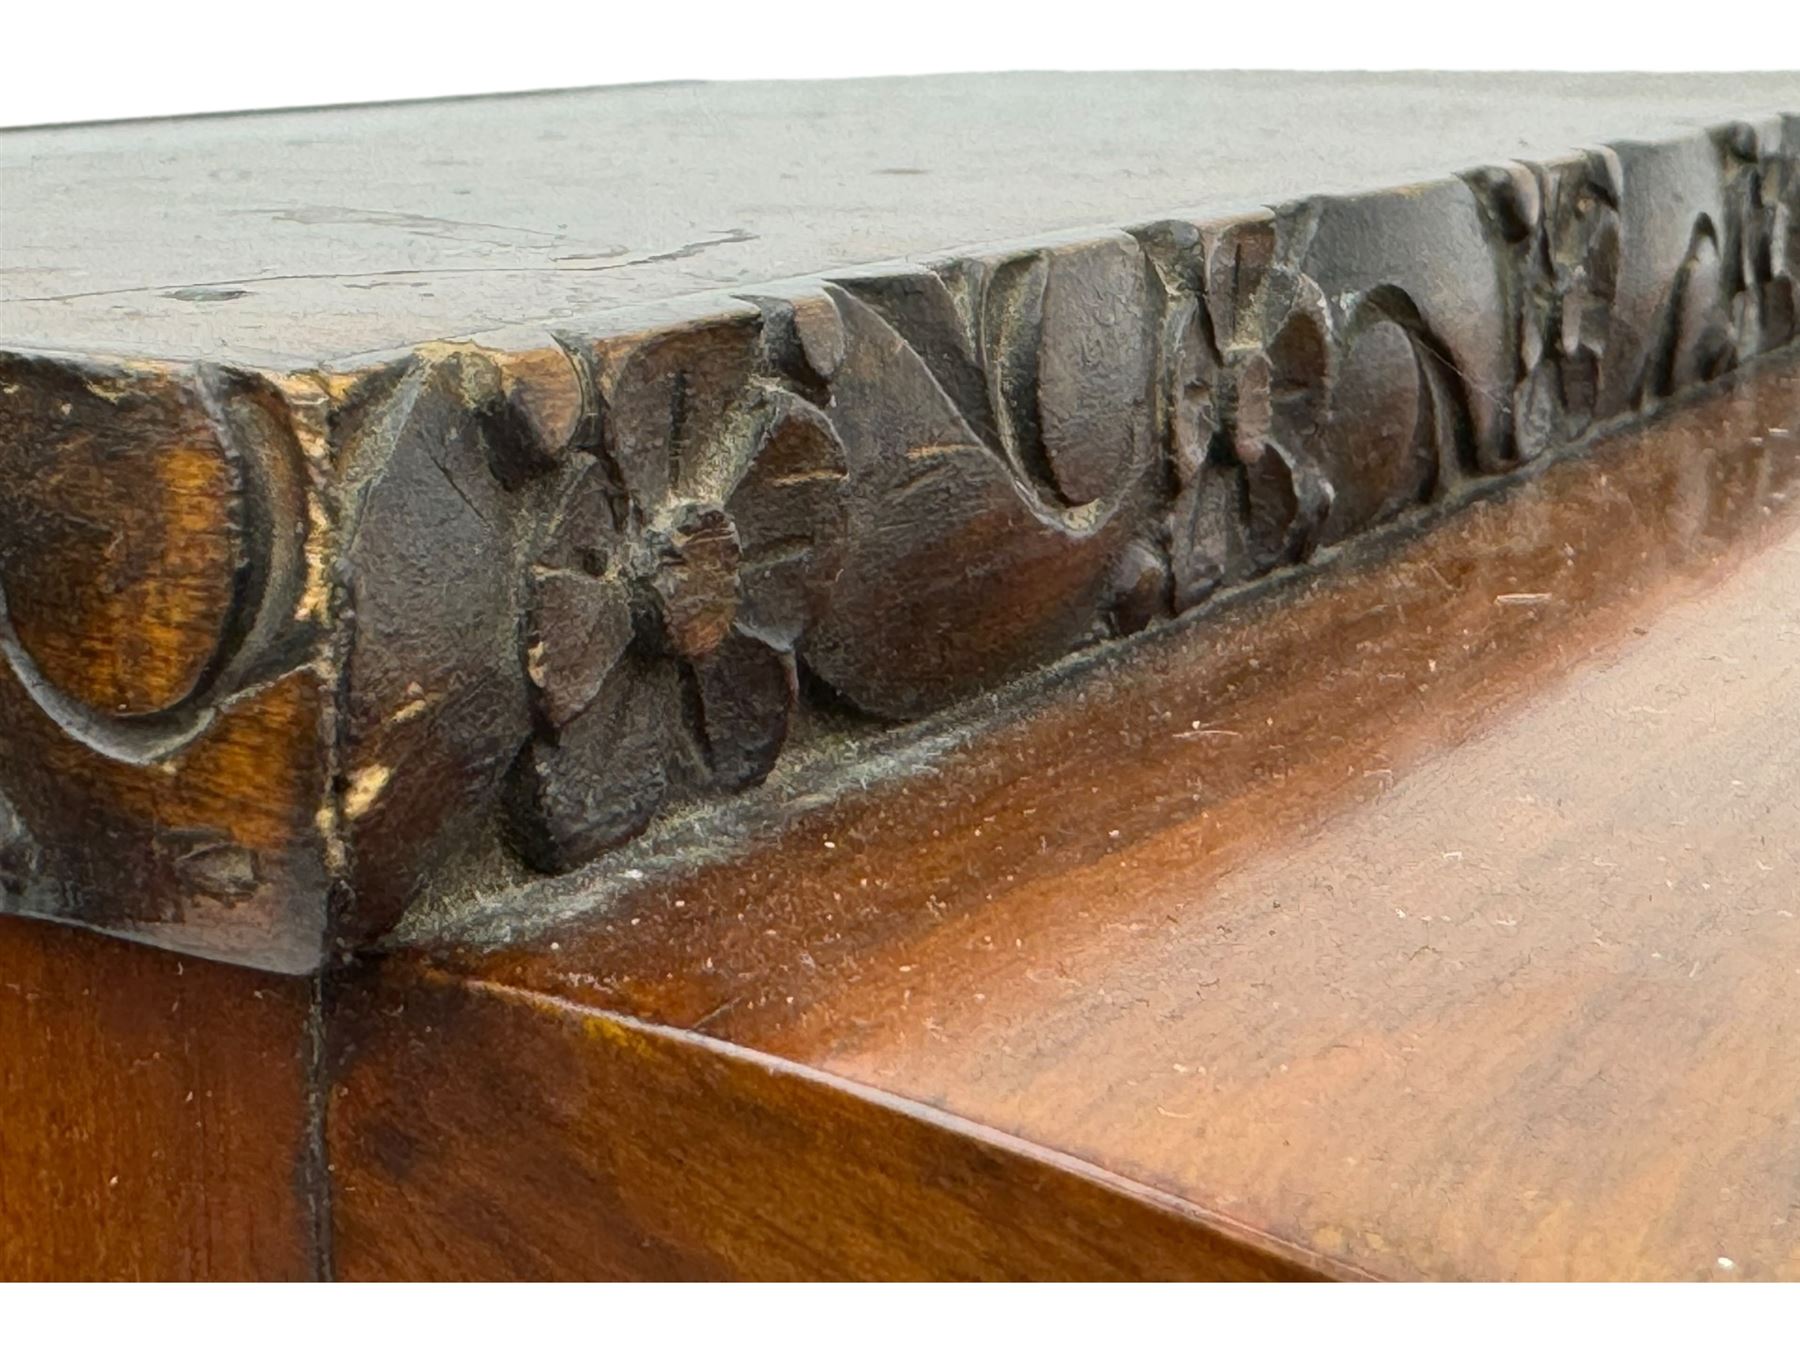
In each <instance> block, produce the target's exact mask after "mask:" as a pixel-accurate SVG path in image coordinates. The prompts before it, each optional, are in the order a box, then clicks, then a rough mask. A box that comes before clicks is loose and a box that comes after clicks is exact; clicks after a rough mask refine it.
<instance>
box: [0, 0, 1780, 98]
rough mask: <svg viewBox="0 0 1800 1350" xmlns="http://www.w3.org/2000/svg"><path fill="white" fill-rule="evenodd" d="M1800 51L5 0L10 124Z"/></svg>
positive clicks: (1599, 11) (750, 17)
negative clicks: (1031, 77)
mask: <svg viewBox="0 0 1800 1350" xmlns="http://www.w3.org/2000/svg"><path fill="white" fill-rule="evenodd" d="M1795 66H1800V0H1711V2H1708V0H1700V2H1698V3H1696V2H1695V0H1689V2H1688V3H1684V4H1677V3H1673V0H1611V3H1601V2H1600V0H1433V2H1432V3H1421V2H1420V0H1411V2H1408V0H1393V2H1390V3H1381V2H1380V0H1368V2H1366V3H1358V0H1334V2H1326V0H1186V3H1179V4H1178V3H1160V4H1151V3H1144V2H1143V0H1035V2H1034V3H1030V4H995V3H984V2H983V0H885V2H881V0H877V2H875V3H870V0H829V2H826V0H803V2H801V3H779V0H734V2H733V3H719V2H718V0H627V3H615V2H613V0H582V3H578V4H544V3H532V2H531V0H481V3H479V4H475V3H466V0H413V2H412V3H404V4H402V3H394V2H393V0H360V3H351V2H349V0H231V3H221V2H219V0H204V2H202V3H193V2H187V3H183V2H182V0H134V2H133V3H130V4H120V3H109V2H108V0H8V3H7V4H5V5H0V126H6V125H20V124H25V123H40V122H64V121H87V120H95V119H102V118H114V117H145V116H159V115H167V114H173V113H187V112H217V111H222V110H225V109H232V108H268V107H282V106H298V105H306V104H314V103H345V102H361V101H368V100H379V99H397V98H425V97H431V96H434V95H442V94H474V93H494V92H498V91H502V90H513V89H542V88H555V87H559V86H568V85H583V84H614V83H626V82H631V83H635V82H639V81H645V80H675V79H755V78H765V79H796V78H810V79H821V78H835V77H846V76H855V75H905V74H920V73H926V72H948V71H970V70H1186V69H1203V68H1210V69H1222V68H1231V67H1237V68H1251V69H1302V70H1332V69H1372V70H1404V69H1408V68H1414V69H1416V68H1420V67H1432V68H1442V69H1471V70H1517V69H1552V70H1755V69H1791V68H1793V67H1795Z"/></svg>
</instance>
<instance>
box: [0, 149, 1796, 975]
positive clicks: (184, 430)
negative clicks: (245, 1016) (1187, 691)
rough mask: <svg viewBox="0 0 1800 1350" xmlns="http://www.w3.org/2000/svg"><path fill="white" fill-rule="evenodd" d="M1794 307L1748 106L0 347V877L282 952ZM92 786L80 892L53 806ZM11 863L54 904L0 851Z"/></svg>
mask: <svg viewBox="0 0 1800 1350" xmlns="http://www.w3.org/2000/svg"><path fill="white" fill-rule="evenodd" d="M1797 307H1800V120H1796V119H1794V118H1787V119H1778V120H1772V121H1768V122H1764V123H1760V124H1756V125H1750V124H1733V125H1730V126H1726V127H1721V128H1718V129H1716V130H1715V131H1713V132H1710V133H1707V134H1696V135H1693V136H1688V137H1678V138H1675V139H1672V140H1669V141H1660V142H1654V143H1636V142H1634V143H1621V144H1620V145H1618V146H1616V147H1613V148H1596V149H1591V150H1585V151H1582V152H1580V153H1577V154H1573V155H1569V156H1565V157H1561V158H1558V159H1556V160H1553V161H1550V162H1547V163H1542V164H1504V165H1499V166H1495V167H1492V168H1487V169H1481V170H1476V171H1472V172H1470V173H1468V174H1466V175H1463V176H1461V177H1459V178H1456V179H1443V180H1438V181H1434V182H1429V183H1422V184H1416V185H1413V186H1411V187H1407V188H1404V189H1396V190H1393V191H1388V192H1373V193H1366V194H1361V195H1354V196H1341V197H1329V198H1313V199H1308V200H1305V201H1300V202H1295V203H1290V204H1285V205H1279V206H1275V207H1272V208H1270V209H1268V210H1260V211H1253V212H1248V213H1246V214H1243V215H1240V216H1237V217H1233V218H1231V219H1226V220H1215V221H1182V220H1166V221H1158V222H1153V223H1150V224H1146V225H1141V226H1137V227H1134V228H1133V229H1131V230H1130V231H1125V230H1103V231H1096V232H1094V233H1093V234H1092V235H1089V236H1086V237H1063V238H1055V239H1047V240H1043V241H1038V242H1033V243H1026V244H1021V245H1015V246H1007V247H995V248H992V249H988V250H976V251H972V252H969V253H966V254H963V255H960V256H957V257H953V258H946V259H937V260H931V261H927V262H924V263H909V264H904V265H900V264H896V265H892V266H884V267H872V268H858V269H852V270H850V271H847V272H844V273H842V274H833V275H829V276H822V277H815V278H810V279H802V280H798V281H792V282H788V283H783V284H781V285H780V286H771V287H769V288H767V289H766V290H764V291H759V292H756V293H753V294H746V295H741V296H737V297H731V298H726V297H720V296H710V297H700V298H697V299H692V300H689V301H684V302H682V304H681V306H680V307H674V308H668V309H660V310H657V311H655V312H652V313H647V314H643V315H640V316H638V317H637V318H631V317H629V316H620V315H617V314H610V315H604V316H600V317H598V318H596V319H594V320H593V321H592V326H590V327H586V328H584V327H582V326H581V325H580V324H575V325H572V326H571V327H569V328H568V329H566V330H563V331H559V333H558V334H557V335H556V337H555V338H554V339H551V338H548V337H547V336H546V335H544V334H541V333H535V332H534V333H532V334H529V335H528V336H526V337H525V338H523V339H518V335H516V334H515V335H511V337H509V339H508V341H510V342H512V345H510V346H509V345H507V344H506V343H502V342H498V341H496V345H495V346H493V347H477V346H473V345H470V344H466V343H464V344H432V345H429V346H426V347H422V348H419V349H417V350H415V351H412V352H410V353H403V354H400V355H398V356H394V357H383V358H380V359H377V360H373V361H371V362H369V363H367V364H363V365H358V366H357V367H356V368H355V369H353V370H350V371H344V372H319V373H314V374H312V375H306V376H290V375H281V376H276V375H260V374H256V373H252V372H242V371H227V370H215V369H210V368H203V369H199V370H176V369H172V368H161V367H156V368H151V367H135V366H124V367H119V368H116V369H114V368H109V369H107V370H99V369H96V368H92V367H89V366H87V365H85V364H83V363H79V362H70V361H67V360H64V359H60V358H49V357H41V358H40V357H28V356H5V355H0V361H4V362H5V366H4V369H3V370H0V375H4V376H5V378H4V379H3V380H0V394H3V395H4V401H0V467H4V468H5V469H6V470H7V472H8V474H9V475H11V477H10V479H9V482H10V483H11V484H12V485H13V486H11V487H10V488H9V491H8V493H7V494H6V495H4V496H0V508H4V510H3V511H0V516H3V517H4V518H0V526H4V527H5V528H4V529H0V653H3V655H4V664H5V670H4V671H3V672H0V730H6V731H7V732H8V734H9V735H10V736H12V737H13V738H14V739H15V741H17V742H19V743H21V744H23V743H25V742H26V741H27V740H28V739H29V740H30V742H31V746H32V748H31V750H30V753H29V762H28V763H27V762H24V760H21V761H20V762H18V763H15V764H12V765H6V764H5V763H4V762H3V761H0V769H4V770H5V772H4V773H0V790H3V791H4V792H5V793H6V795H7V797H8V798H9V799H10V800H11V801H12V804H13V809H12V813H11V816H8V815H7V813H6V812H5V811H4V809H0V836H4V838H0V853H3V854H4V857H0V908H4V907H25V908H29V907H32V906H36V907H37V908H38V911H39V912H55V913H58V914H64V913H70V914H74V915H76V916H77V917H80V918H82V919H83V920H84V921H87V922H98V923H101V924H103V925H110V926H115V927H118V928H121V929H124V930H127V931H142V930H143V929H144V928H146V927H147V926H148V927H154V926H156V925H162V926H163V927H164V928H169V927H178V926H179V925H181V924H190V925H193V926H195V928H196V930H197V929H198V927H199V926H201V925H202V924H204V923H207V922H212V921H213V920H214V919H216V918H217V917H218V916H219V915H221V914H223V915H226V916H227V917H228V919H229V922H228V923H227V922H224V921H221V923H220V926H219V927H218V928H217V930H216V932H215V935H214V937H213V938H210V939H206V940H200V939H195V940H194V941H192V942H191V943H190V944H189V945H190V947H191V948H192V949H197V950H209V951H215V950H225V949H227V947H228V946H229V944H239V945H241V946H253V945H255V944H256V943H258V942H262V943H264V948H263V949H259V956H258V959H259V960H264V961H269V962H274V963H279V964H283V966H284V968H300V967H301V966H302V965H303V964H304V962H306V961H309V960H313V959H315V957H316V951H315V950H314V949H315V948H317V947H318V945H319V943H320V942H321V941H322V937H321V931H322V930H323V929H324V927H325V926H326V925H327V924H329V925H331V926H332V927H333V928H334V930H335V931H339V932H348V933H350V934H352V935H353V936H352V940H354V938H355V936H357V935H366V934H367V933H368V932H371V931H378V930H379V929H381V928H382V927H384V926H386V925H387V924H389V923H391V922H392V921H393V920H394V919H395V918H396V917H397V916H398V915H400V914H401V913H403V912H404V911H405V909H406V907H407V906H408V905H410V904H412V903H413V902H414V901H416V900H418V899H420V898H421V897H429V896H431V895H434V894H440V893H443V892H445V891H446V890H449V889H454V888H459V887H460V888H462V889H464V890H467V889H468V888H469V887H470V886H471V885H472V884H485V883H487V882H488V881H490V880H493V879H496V878H497V879H498V880H497V881H495V884H505V883H506V882H507V881H510V880H514V879H516V878H517V876H518V874H519V861H520V860H522V861H523V862H524V863H525V864H527V865H529V866H530V867H533V868H536V869H539V870H543V871H549V872H560V871H566V870H568V869H571V868H574V867H577V866H580V865H582V864H585V863H588V862H590V861H593V860H595V859H597V858H600V857H601V856H602V855H604V854H605V853H606V851H607V850H608V849H610V848H612V847H614V846H616V845H618V844H620V843H622V842H623V841H625V840H627V839H629V838H631V837H632V836H633V835H635V834H637V833H638V832H640V831H642V830H644V829H645V828H647V827H648V826H649V825H650V824H651V823H652V822H653V821H655V820H656V819H657V818H658V817H659V816H661V815H665V814H668V813H671V812H675V811H679V810H680V809H682V808H683V807H685V806H687V805H689V804H692V803H695V802H699V801H704V800H707V799H712V798H718V797H723V796H727V795H729V794H732V793H736V792H739V791H742V790H745V789H747V788H749V787H750V786H752V785H754V784H756V783H758V782H761V781H762V780H763V779H764V778H765V777H766V776H767V775H769V774H770V773H771V772H773V771H775V770H776V768H777V767H778V765H779V764H780V762H781V757H782V755H783V754H784V752H786V751H788V750H789V749H790V748H791V747H794V746H797V745H802V744H824V743H827V740H828V738H829V744H830V745H831V746H832V748H833V752H834V753H840V752H844V747H845V746H846V745H847V744H853V743H854V742H855V740H856V738H857V737H859V736H862V735H865V734H868V733H870V732H872V731H873V729H875V728H876V727H878V726H881V725H885V724H892V723H895V722H904V721H908V720H910V719H915V718H919V717H922V716H925V715H928V714H932V713H935V712H938V711H940V710H943V709H945V708H947V707H951V706H952V705H955V704H957V703H958V701H959V700H965V699H968V698H971V697H973V696H976V695H981V694H985V693H987V692H989V691H992V690H994V689H996V688H997V687H998V686H1000V685H1002V684H1004V683H1005V682H1006V681H1008V680H1010V679H1013V678H1015V677H1017V676H1019V675H1021V674H1023V673H1025V672H1028V671H1031V670H1034V669H1038V668H1042V667H1044V666H1047V665H1049V664H1050V663H1053V662H1055V661H1057V660H1058V659H1060V658H1061V657H1063V656H1065V655H1066V654H1068V653H1070V652H1072V651H1075V650H1077V649H1079V648H1081V647H1083V646H1086V645H1089V644H1092V643H1095V642H1099V641H1103V640H1106V639H1108V638H1111V637H1115V636H1117V635H1119V634H1121V633H1129V632H1135V631H1137V630H1139V629H1142V628H1144V627H1146V626H1148V625H1150V624H1153V623H1157V622H1161V621H1167V620H1171V619H1173V618H1175V617H1176V616H1178V615H1180V614H1183V613H1184V612H1187V611H1190V610H1193V609H1194V608H1195V607H1197V606H1199V605H1201V604H1203V603H1204V602H1206V601H1207V600H1208V599H1209V598H1210V597H1212V596H1214V595H1216V594H1218V593H1219V592H1220V591H1221V590H1223V589H1226V588H1229V587H1231V586H1233V585H1236V584H1239V583H1242V582H1245V581H1248V580H1250V579H1252V578H1255V577H1258V576H1261V575H1264V574H1266V573H1268V572H1270V571H1271V570H1273V569H1278V568H1282V567H1287V566H1292V565H1295V564H1299V563H1303V562H1305V561H1307V560H1308V559H1310V558H1313V557H1315V556H1316V555H1319V554H1320V553H1321V551H1326V550H1329V549H1331V548H1332V547H1333V546H1335V545H1337V544H1339V543H1341V542H1343V541H1345V540H1348V539H1351V538H1353V537H1355V536H1357V535H1359V534H1362V533H1365V532H1367V531H1369V530H1372V529H1376V528H1378V527H1380V526H1381V525H1382V524H1383V523H1384V522H1387V521H1390V520H1393V519H1395V518H1396V517H1399V516H1402V515H1404V514H1405V513H1407V512H1409V511H1412V510H1414V509H1415V508H1417V507H1419V506H1420V505H1422V504H1424V503H1428V502H1432V501H1440V500H1443V499H1445V498H1446V497H1451V496H1453V495H1454V494H1456V493H1457V492H1459V491H1460V490H1462V489H1463V488H1464V487H1465V486H1466V484H1467V483H1468V482H1469V481H1470V480H1471V479H1477V478H1487V477H1492V476H1495V475H1500V474H1504V473H1507V472H1510V471H1512V470H1514V469H1515V468H1517V467H1518V466H1519V465H1520V464H1522V463H1524V462H1526V461H1528V460H1531V459H1533V458H1536V457H1538V456H1542V455H1544V454H1548V453H1551V452H1553V451H1556V450H1557V449H1558V448H1560V447H1564V446H1568V445H1570V444H1571V443H1573V442H1575V441H1577V440H1579V439H1580V438H1582V437H1585V436H1588V435H1590V434H1593V433H1594V432H1595V431H1597V430H1600V429H1604V428H1607V427H1610V426H1617V425H1619V424H1620V423H1621V422H1622V420H1624V419H1627V418H1632V417H1642V416H1644V415H1646V414H1647V413H1648V412H1649V411H1650V410H1652V409H1653V408H1654V407H1655V405H1657V404H1658V403H1660V402H1661V401H1663V400H1665V399H1668V398H1670V397H1673V396H1676V395H1678V394H1680V393H1681V392H1683V391H1685V390H1687V389H1691V388H1693V387H1695V386H1697V385H1699V384H1701V383H1703V382H1705V381H1707V380H1710V379H1714V378H1717V377H1718V376H1720V375H1722V374H1724V373H1726V372H1727V371H1729V370H1731V369H1733V368H1735V367H1736V366H1737V365H1739V364H1741V363H1742V362H1744V361H1746V360H1749V359H1751V358H1752V357H1754V356H1756V355H1758V354H1760V353H1764V352H1769V351H1772V350H1775V349H1776V348H1779V347H1783V346H1790V345H1791V344H1793V342H1794V341H1795V338H1796V336H1797V327H1800V315H1797V313H1796V310H1797ZM139 449H142V450H144V451H145V453H144V454H142V455H137V454H136V451H137V450H139ZM121 513H122V514H121ZM115 516H118V517H119V518H120V519H129V520H130V521H134V522H136V523H137V524H138V525H139V527H140V528H138V529H137V531H136V533H134V534H131V535H130V536H129V537H127V535H126V534H125V533H123V532H121V531H119V530H117V529H115V524H116V522H115V520H114V517H115ZM115 536H116V537H115ZM152 648H154V652H153V653H152V655H153V657H154V659H148V660H146V659H139V657H140V655H141V654H142V653H143V652H145V651H150V650H151V649H152ZM95 653H99V654H101V656H102V657H103V658H104V659H103V660H95V659H92V658H93V657H94V654H95ZM239 712H242V713H243V716H241V717H239V716H237V714H238V713H239ZM270 762H273V763H276V764H278V766H279V767H278V770H277V771H278V772H279V773H281V774H284V775H286V781H285V782H284V783H283V785H282V788H283V790H282V791H281V792H279V793H271V794H269V800H268V801H267V802H262V803H258V805H259V806H260V807H262V808H264V809H263V810H262V811H261V814H260V815H258V816H257V819H256V822H255V824H256V828H255V829H254V830H252V829H251V828H249V826H248V825H245V824H244V821H243V820H241V819H239V818H240V817H248V816H250V815H251V814H253V813H251V812H248V811H245V810H240V809H238V808H239V807H240V806H241V804H242V802H241V799H242V796H243V791H244V790H243V785H244V784H245V783H246V782H247V781H251V780H253V779H254V778H255V776H256V774H257V773H259V772H260V771H261V767H260V766H261V765H263V764H264V763H270ZM171 784H173V785H174V786H173V787H172V786H171ZM182 794H185V795H182ZM102 798H105V799H106V800H105V806H106V809H107V810H108V811H110V812H111V814H110V815H109V816H108V817H107V819H108V822H109V823H108V826H107V828H108V829H109V830H111V831H112V833H113V835H114V837H117V838H120V839H128V840H129V841H130V846H131V847H132V848H134V849H137V850H139V852H140V853H141V854H142V855H143V858H142V859H141V860H140V862H141V865H137V866H135V868H134V870H132V871H131V873H130V875H131V877H132V878H133V879H134V881H135V882H136V883H137V884H136V890H135V892H134V895H133V896H132V897H130V898H129V899H128V900H126V901H122V902H120V905H121V908H120V910H119V911H118V912H117V913H115V912H114V911H110V910H105V909H104V908H103V907H101V906H99V905H98V903H97V902H96V901H94V900H93V898H92V897H93V896H94V895H95V894H96V889H95V888H96V885H97V882H96V879H95V873H94V868H93V867H91V866H89V862H90V860H89V859H87V857H86V855H85V854H84V853H83V850H82V841H81V840H80V839H79V838H78V837H77V835H76V834H75V833H74V832H73V831H72V830H71V829H70V828H69V827H67V826H65V825H61V824H58V823H57V821H58V819H59V818H60V817H61V816H65V815H68V814H69V810H68V808H69V806H70V804H71V803H74V802H77V801H99V800H100V799H102ZM145 803H150V804H151V805H150V806H146V805H145ZM172 805H174V806H178V807H179V808H180V809H179V810H178V811H174V812H171V811H170V809H169V808H170V807H171V806H172ZM152 808H154V809H152ZM174 816H180V819H179V820H174V819H173V817H174ZM14 826H16V827H17V828H16V829H15V828H13V827H14ZM9 841H10V842H9ZM20 859H26V860H27V862H26V863H24V864H22V863H21V862H20ZM40 859H42V860H43V861H42V870H44V871H45V872H46V873H55V874H57V877H58V884H59V885H61V884H63V882H64V881H65V880H66V881H67V885H66V886H64V890H63V891H62V892H59V893H58V894H57V895H56V896H55V897H53V898H52V899H50V900H45V899H43V898H42V895H43V892H40V893H38V894H34V895H33V896H31V897H28V898H21V897H20V896H19V895H16V894H14V891H16V890H17V887H16V886H14V887H13V890H5V889H4V888H5V887H7V886H11V885H12V882H10V881H9V880H8V878H9V877H12V876H14V875H16V874H17V873H18V872H19V870H20V867H21V866H29V868H32V869H37V868H39V860H40ZM84 867H85V868H87V870H86V871H83V870H82V869H83V868H84ZM69 878H73V880H68V879H69ZM472 878H473V879H475V880H474V881H473V882H472V880H471V879H472ZM302 891H304V892H306V893H307V895H308V896H310V897H311V903H312V909H311V910H309V911H307V912H306V913H305V914H302V915H299V916H298V917H296V912H295V911H294V910H293V908H292V907H289V906H288V904H287V898H288V897H290V896H292V895H294V894H298V893H300V892H302ZM328 895H329V899H327V896H328ZM259 906H260V907H261V909H260V911H259V909H258V907H259ZM209 907H210V908H209ZM127 911H128V912H127ZM328 911H329V912H328ZM196 916H200V917H199V918H196ZM246 916H248V917H246ZM258 924H262V925H264V926H265V927H264V928H258V927H257V925H258ZM306 924H312V925H315V929H309V930H306V931H298V930H300V929H301V928H303V927H304V925H306ZM265 930H266V931H265ZM157 931H159V932H160V931H162V929H158V930H157ZM220 934H223V935H224V936H219V935H220ZM245 934H249V936H245ZM269 934H276V936H274V937H271V936H268V935H269ZM277 938H279V943H278V942H277ZM183 940H186V939H183ZM209 944H210V945H209ZM278 946H279V950H277V947H278ZM232 949H233V950H235V948H232ZM272 953H273V954H272Z"/></svg>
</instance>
